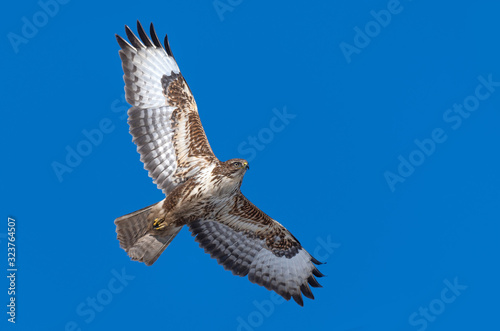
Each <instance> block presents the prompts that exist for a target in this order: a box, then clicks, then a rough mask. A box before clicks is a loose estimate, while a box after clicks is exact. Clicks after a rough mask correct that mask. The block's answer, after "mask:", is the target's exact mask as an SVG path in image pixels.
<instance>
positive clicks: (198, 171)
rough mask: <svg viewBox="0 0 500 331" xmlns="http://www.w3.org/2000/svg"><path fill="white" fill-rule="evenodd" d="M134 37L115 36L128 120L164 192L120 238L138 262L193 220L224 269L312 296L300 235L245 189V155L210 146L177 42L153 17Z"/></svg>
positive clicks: (129, 218)
mask: <svg viewBox="0 0 500 331" xmlns="http://www.w3.org/2000/svg"><path fill="white" fill-rule="evenodd" d="M137 31H138V34H139V38H140V39H139V38H138V37H137V36H136V35H134V33H133V32H132V31H131V30H130V28H129V27H128V26H125V32H126V34H127V37H128V40H129V41H128V42H127V41H126V40H125V39H123V38H122V37H120V36H119V35H116V39H117V40H118V44H119V45H120V47H121V50H120V51H119V54H120V58H121V60H122V67H123V71H124V76H123V79H124V81H125V96H126V99H127V102H128V103H129V104H130V105H131V106H132V107H131V108H130V109H129V110H128V124H129V126H130V133H131V134H132V136H133V142H134V143H135V144H136V145H137V151H138V152H139V154H140V155H141V161H142V162H143V163H144V168H145V169H146V170H148V172H149V176H150V177H151V178H153V182H154V183H155V184H156V185H157V187H158V188H159V189H161V190H162V191H163V193H164V194H165V196H166V197H165V199H163V200H162V201H160V202H158V203H155V204H153V205H151V206H149V207H146V208H143V209H140V210H138V211H135V212H133V213H130V214H128V215H125V216H122V217H119V218H117V219H116V220H115V224H116V232H117V234H118V240H119V241H120V246H121V247H122V248H123V249H124V250H125V251H126V252H127V253H128V255H129V256H130V258H131V259H132V260H136V261H140V262H144V263H145V264H146V265H148V266H149V265H152V264H153V263H154V262H155V261H156V260H157V259H158V257H159V256H160V254H161V253H162V252H163V251H164V250H165V248H166V247H167V246H168V245H169V244H170V242H171V241H172V240H173V239H174V237H175V236H176V235H177V234H178V233H179V231H180V230H181V229H182V227H183V226H184V225H186V226H187V227H188V228H189V231H190V232H191V234H192V235H193V236H194V237H195V240H196V241H197V242H198V243H199V246H200V247H201V248H203V249H204V250H205V252H206V253H209V254H210V256H211V257H212V258H214V259H217V262H218V263H219V264H221V265H222V266H223V267H224V269H226V270H230V271H231V272H232V273H233V274H234V275H238V276H242V277H244V276H247V275H248V279H249V280H250V281H251V282H252V283H256V284H258V285H261V286H264V287H265V288H267V289H268V290H272V291H275V292H276V293H278V294H279V295H281V296H282V297H283V298H285V299H286V300H290V298H293V299H294V300H295V301H296V302H297V303H298V304H299V305H301V306H302V305H303V299H302V295H301V293H302V294H304V296H306V297H308V298H310V299H314V296H313V294H312V291H311V288H310V287H309V285H311V286H312V287H321V285H320V284H319V283H318V281H317V280H316V278H315V276H316V277H322V276H323V274H322V273H321V272H320V271H319V270H318V269H317V268H316V266H315V265H314V264H321V263H320V262H319V261H318V260H316V259H315V258H314V257H312V255H311V254H309V253H308V252H307V251H306V250H305V249H304V248H303V247H302V246H301V244H300V243H299V241H298V240H297V239H296V238H295V237H294V236H293V235H292V234H291V233H290V232H289V231H288V230H287V229H286V228H285V227H284V226H283V225H281V224H280V223H278V222H277V221H275V220H274V219H272V218H271V217H269V216H268V215H266V214H265V213H264V212H262V211H261V210H260V209H259V208H257V207H256V206H255V205H253V204H252V203H251V202H250V201H249V200H248V199H247V198H246V197H245V196H244V195H243V194H242V193H241V191H240V186H241V182H242V180H243V176H244V175H245V172H246V171H247V170H248V169H249V165H248V162H247V161H246V160H243V159H239V158H236V159H231V160H228V161H225V162H222V161H220V160H219V159H218V158H217V157H216V156H215V155H214V153H213V152H212V148H211V147H210V144H209V143H208V140H207V137H206V135H205V131H204V130H203V126H202V125H201V121H200V117H199V115H198V108H197V106H196V103H195V101H194V98H193V95H192V93H191V90H190V89H189V87H188V85H187V83H186V81H185V80H184V77H183V76H182V74H181V72H180V70H179V67H178V66H177V62H176V61H175V59H174V56H173V54H172V51H171V49H170V46H169V43H168V39H167V36H165V40H164V47H163V46H162V44H161V43H160V40H159V39H158V36H157V35H156V32H155V29H154V27H153V24H151V26H150V35H151V38H150V37H149V36H148V35H147V34H146V32H145V31H144V29H143V27H142V25H141V24H140V22H139V21H138V22H137Z"/></svg>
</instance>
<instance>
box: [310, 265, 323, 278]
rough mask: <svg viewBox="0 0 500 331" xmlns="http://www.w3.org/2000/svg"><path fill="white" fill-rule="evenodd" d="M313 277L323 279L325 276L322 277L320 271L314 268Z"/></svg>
mask: <svg viewBox="0 0 500 331" xmlns="http://www.w3.org/2000/svg"><path fill="white" fill-rule="evenodd" d="M313 275H314V276H316V277H325V275H323V274H322V273H321V271H319V270H318V268H316V267H314V269H313Z"/></svg>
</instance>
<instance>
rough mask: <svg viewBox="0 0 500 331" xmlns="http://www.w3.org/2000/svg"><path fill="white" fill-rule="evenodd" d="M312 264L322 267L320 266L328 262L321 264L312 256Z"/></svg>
mask: <svg viewBox="0 0 500 331" xmlns="http://www.w3.org/2000/svg"><path fill="white" fill-rule="evenodd" d="M311 262H312V263H314V264H316V265H320V264H325V263H326V262H319V261H318V260H316V258H315V257H314V256H312V255H311Z"/></svg>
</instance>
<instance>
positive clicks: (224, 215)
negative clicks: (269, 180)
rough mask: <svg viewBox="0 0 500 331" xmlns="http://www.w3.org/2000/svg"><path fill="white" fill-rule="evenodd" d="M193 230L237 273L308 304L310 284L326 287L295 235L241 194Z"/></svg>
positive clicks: (204, 245) (207, 249) (192, 225)
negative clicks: (321, 282) (304, 300)
mask: <svg viewBox="0 0 500 331" xmlns="http://www.w3.org/2000/svg"><path fill="white" fill-rule="evenodd" d="M189 230H190V231H191V233H192V235H193V236H195V240H196V241H197V242H198V243H199V245H200V247H201V248H203V249H204V250H205V252H206V253H208V254H210V256H211V257H212V258H214V259H216V260H217V262H218V263H219V264H221V265H222V266H223V267H224V269H226V270H230V271H232V273H233V274H234V275H238V276H246V275H248V279H249V280H250V281H251V282H252V283H256V284H258V285H260V286H263V287H265V288H267V289H268V290H272V291H275V292H276V293H278V294H279V295H281V296H282V297H283V298H285V299H286V300H290V299H291V298H293V299H294V300H295V301H296V302H297V303H298V304H299V305H301V306H302V305H303V304H304V303H303V299H302V294H303V295H304V296H305V297H307V298H310V299H314V295H313V293H312V291H311V288H310V287H309V284H311V286H313V287H321V285H320V284H319V283H318V281H317V280H316V278H314V276H316V277H322V276H323V274H321V273H319V271H317V268H316V267H315V266H314V264H313V261H315V262H318V263H319V261H318V260H316V259H315V258H313V257H312V256H311V255H310V254H309V253H308V252H307V251H306V250H305V249H304V248H302V246H301V245H300V243H299V242H298V241H297V239H295V237H293V235H292V234H291V233H290V232H289V231H288V230H287V229H285V228H284V227H283V226H282V225H281V224H280V223H278V222H276V221H275V220H273V219H272V218H270V217H269V216H267V215H266V214H264V213H263V212H262V211H260V210H259V209H258V208H257V207H255V206H254V205H253V204H251V203H250V202H249V201H248V200H247V199H246V198H245V197H244V196H243V195H242V194H241V193H240V194H238V195H237V196H235V198H234V203H233V204H232V205H231V206H228V207H227V208H223V210H221V211H220V212H218V213H217V214H216V217H214V218H213V219H205V220H196V221H194V222H191V223H190V224H189Z"/></svg>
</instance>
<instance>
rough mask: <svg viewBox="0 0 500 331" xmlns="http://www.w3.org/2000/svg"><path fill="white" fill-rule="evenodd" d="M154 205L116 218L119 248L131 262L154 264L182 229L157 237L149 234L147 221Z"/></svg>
mask: <svg viewBox="0 0 500 331" xmlns="http://www.w3.org/2000/svg"><path fill="white" fill-rule="evenodd" d="M155 205H156V204H154V205H151V206H149V207H146V208H143V209H140V210H137V211H135V212H133V213H130V214H127V215H124V216H122V217H118V218H117V219H116V220H115V224H116V233H117V234H118V240H119V241H120V247H121V248H123V249H124V250H125V251H126V252H127V253H128V255H129V256H130V258H131V259H132V260H135V261H139V262H144V263H145V264H146V265H148V266H149V265H152V264H153V263H155V261H156V260H157V259H158V257H159V256H160V255H161V253H163V251H164V250H165V248H167V246H168V245H169V244H170V242H171V241H172V240H173V239H174V238H175V236H176V235H177V234H178V233H179V231H180V230H181V229H182V226H180V227H175V228H171V229H170V230H168V231H167V232H165V231H162V232H161V233H159V234H157V235H154V234H151V233H149V232H150V229H151V224H150V222H151V220H148V216H149V213H150V212H151V209H152V208H153V207H154V206H155Z"/></svg>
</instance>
